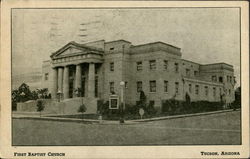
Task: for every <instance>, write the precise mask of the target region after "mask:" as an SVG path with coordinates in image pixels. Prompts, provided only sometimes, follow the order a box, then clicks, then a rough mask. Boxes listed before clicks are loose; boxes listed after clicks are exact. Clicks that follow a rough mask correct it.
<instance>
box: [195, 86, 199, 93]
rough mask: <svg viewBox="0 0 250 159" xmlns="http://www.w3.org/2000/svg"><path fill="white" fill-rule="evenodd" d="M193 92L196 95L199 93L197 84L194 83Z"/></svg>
mask: <svg viewBox="0 0 250 159" xmlns="http://www.w3.org/2000/svg"><path fill="white" fill-rule="evenodd" d="M195 94H196V95H198V94H199V85H195Z"/></svg>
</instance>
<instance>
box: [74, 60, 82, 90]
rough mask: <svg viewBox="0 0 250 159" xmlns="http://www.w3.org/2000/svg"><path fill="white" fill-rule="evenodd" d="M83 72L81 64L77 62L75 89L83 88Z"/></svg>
mask: <svg viewBox="0 0 250 159" xmlns="http://www.w3.org/2000/svg"><path fill="white" fill-rule="evenodd" d="M81 74H82V69H81V65H80V64H77V65H76V79H75V90H77V89H78V88H81V76H82V75H81ZM78 93H79V92H78Z"/></svg>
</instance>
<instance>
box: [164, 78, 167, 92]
mask: <svg viewBox="0 0 250 159" xmlns="http://www.w3.org/2000/svg"><path fill="white" fill-rule="evenodd" d="M164 92H168V81H164Z"/></svg>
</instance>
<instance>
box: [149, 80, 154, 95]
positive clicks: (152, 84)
mask: <svg viewBox="0 0 250 159" xmlns="http://www.w3.org/2000/svg"><path fill="white" fill-rule="evenodd" d="M149 85H150V92H156V81H149Z"/></svg>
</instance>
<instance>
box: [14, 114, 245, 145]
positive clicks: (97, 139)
mask: <svg viewBox="0 0 250 159" xmlns="http://www.w3.org/2000/svg"><path fill="white" fill-rule="evenodd" d="M240 143H241V133H240V111H234V112H226V113H219V114H212V115H203V116H194V117H186V118H177V119H168V120H159V121H152V122H143V123H136V124H126V125H119V124H83V123H74V122H58V121H45V120H30V119H13V145H190V144H199V145H201V144H206V145H207V144H223V145H224V144H240Z"/></svg>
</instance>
